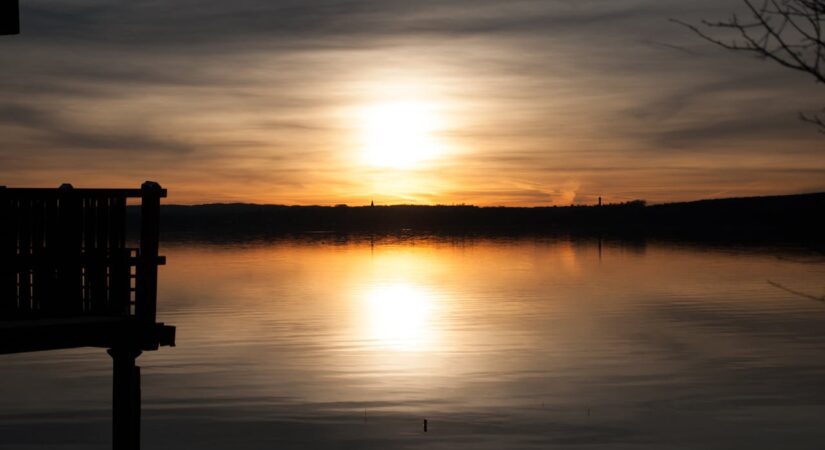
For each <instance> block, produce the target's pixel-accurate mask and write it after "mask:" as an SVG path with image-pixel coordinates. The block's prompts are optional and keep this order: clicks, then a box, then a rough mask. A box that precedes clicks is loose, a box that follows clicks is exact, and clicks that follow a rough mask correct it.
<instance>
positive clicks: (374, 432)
mask: <svg viewBox="0 0 825 450" xmlns="http://www.w3.org/2000/svg"><path fill="white" fill-rule="evenodd" d="M164 253H165V254H166V255H167V257H168V265H167V266H166V267H164V268H162V270H161V279H160V289H161V292H160V307H159V310H160V312H159V320H162V321H165V322H168V323H171V324H174V325H177V327H178V339H177V343H178V346H177V347H175V348H166V349H162V350H161V351H159V352H153V353H146V354H144V355H143V356H141V357H140V358H139V360H138V362H139V363H140V365H141V366H142V371H143V399H144V402H143V442H144V448H147V449H150V448H151V449H166V448H168V449H172V448H199V449H264V448H267V449H268V448H276V447H277V448H324V449H327V448H467V449H471V448H472V449H476V448H491V449H493V448H498V449H500V448H571V447H573V448H719V449H722V448H748V449H753V448H766V449H767V448H779V447H782V448H815V447H816V445H818V444H817V443H821V442H823V439H825V431H823V430H825V414H823V413H825V389H823V388H822V385H823V384H822V380H823V379H825V378H824V377H825V358H823V356H825V326H824V325H825V304H821V303H816V302H814V301H811V300H808V299H804V298H801V297H798V296H795V295H793V294H790V293H788V292H786V291H783V290H781V289H778V288H777V287H775V286H772V285H771V284H769V283H768V281H773V282H776V283H780V284H782V285H783V286H787V287H790V288H793V289H795V290H799V291H804V292H810V293H812V294H816V295H822V293H823V289H824V288H825V281H824V280H825V263H823V262H815V261H816V260H815V259H814V260H812V259H811V256H810V255H808V254H807V253H806V252H804V251H791V250H788V249H770V250H758V251H757V250H753V249H737V248H728V249H714V248H709V247H685V246H676V245H671V244H662V243H648V244H642V243H638V242H637V243H621V242H605V243H602V245H601V249H600V246H599V244H598V242H597V241H574V240H566V239H549V238H548V239H532V238H531V239H518V240H503V239H498V240H489V239H468V240H438V239H414V240H409V241H389V240H379V241H377V242H373V243H371V242H369V241H359V240H353V241H343V242H337V243H336V242H330V241H324V240H316V241H313V242H307V241H299V240H282V241H277V242H268V243H267V242H257V243H245V244H194V243H187V244H170V245H167V247H166V248H165V251H164ZM812 261H814V262H812ZM110 370H111V364H110V360H109V358H108V356H107V355H106V353H105V352H104V351H102V350H99V349H98V350H95V349H80V350H71V351H60V352H47V353H37V354H25V355H12V356H2V357H0V380H2V384H0V448H3V449H6V448H9V449H11V448H15V449H16V448H27V447H34V448H40V447H38V446H42V445H45V446H47V447H49V448H108V447H109V445H110V444H109V422H108V421H109V407H110V404H109V401H110V392H111V378H110ZM425 418H426V419H428V420H429V430H428V432H427V433H423V431H422V421H423V419H425Z"/></svg>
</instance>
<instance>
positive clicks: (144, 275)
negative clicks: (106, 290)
mask: <svg viewBox="0 0 825 450" xmlns="http://www.w3.org/2000/svg"><path fill="white" fill-rule="evenodd" d="M141 190H142V193H141V207H140V259H139V261H138V264H137V269H136V270H137V280H136V281H135V282H136V284H137V286H136V292H135V303H136V304H135V316H137V318H138V320H139V321H140V322H141V323H144V324H153V323H155V313H156V311H157V294H158V245H159V242H160V226H159V224H160V197H161V195H162V192H163V189H162V188H161V187H160V185H159V184H158V183H155V182H153V181H147V182H145V183H143V185H142V186H141Z"/></svg>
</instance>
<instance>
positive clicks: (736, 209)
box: [129, 192, 825, 241]
mask: <svg viewBox="0 0 825 450" xmlns="http://www.w3.org/2000/svg"><path fill="white" fill-rule="evenodd" d="M129 217H130V221H131V222H132V223H131V224H130V225H131V226H132V228H133V229H134V228H135V226H136V223H137V219H136V217H137V207H132V208H130V214H129ZM161 229H162V232H163V233H164V235H165V236H170V237H171V236H174V235H181V234H194V235H209V236H226V237H241V236H261V235H277V234H285V233H313V232H315V233H318V232H327V233H359V234H360V233H378V234H388V233H390V234H391V233H399V232H404V233H415V234H428V233H431V234H525V233H531V234H534V233H573V234H605V235H674V236H681V235H686V236H695V237H700V238H701V237H702V236H708V237H715V236H719V237H725V236H729V237H738V238H745V239H747V238H754V239H766V238H767V239H791V240H816V241H822V240H825V231H823V230H825V192H823V193H812V194H799V195H782V196H763V197H744V198H726V199H712V200H698V201H692V202H678V203H665V204H656V205H646V204H645V203H644V202H643V201H633V202H627V203H621V204H606V205H602V206H595V205H593V206H580V205H573V206H550V207H478V206H470V205H455V206H446V205H436V206H419V205H392V206H343V205H339V206H284V205H258V204H243V203H232V204H206V205H192V206H184V205H163V206H162V209H161Z"/></svg>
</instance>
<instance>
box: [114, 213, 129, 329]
mask: <svg viewBox="0 0 825 450" xmlns="http://www.w3.org/2000/svg"><path fill="white" fill-rule="evenodd" d="M109 224H110V228H109V252H110V255H111V263H110V265H109V298H110V302H111V304H112V307H113V311H112V312H113V313H115V314H117V315H128V314H129V263H128V256H129V255H128V253H127V250H126V198H125V197H113V198H111V199H110V201H109Z"/></svg>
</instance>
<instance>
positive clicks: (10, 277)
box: [0, 186, 17, 319]
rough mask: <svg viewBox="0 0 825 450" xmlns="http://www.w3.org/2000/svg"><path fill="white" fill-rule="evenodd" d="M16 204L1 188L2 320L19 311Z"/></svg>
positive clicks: (3, 187)
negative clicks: (16, 266) (14, 220)
mask: <svg viewBox="0 0 825 450" xmlns="http://www.w3.org/2000/svg"><path fill="white" fill-rule="evenodd" d="M14 208H15V204H14V202H13V200H12V198H11V194H9V193H8V190H7V189H6V187H5V186H0V319H3V318H8V317H10V316H12V315H13V314H14V313H15V312H16V310H17V275H16V274H15V272H14V264H15V260H16V252H17V229H16V226H14V225H15V224H13V223H12V219H13V218H14V217H17V214H16V211H15V210H14Z"/></svg>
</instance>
